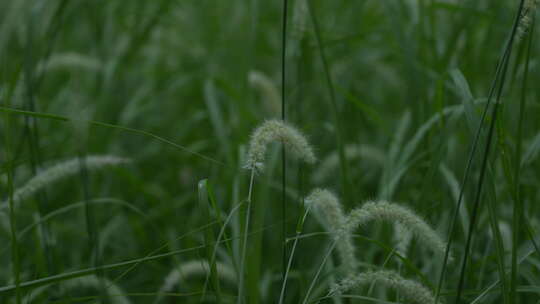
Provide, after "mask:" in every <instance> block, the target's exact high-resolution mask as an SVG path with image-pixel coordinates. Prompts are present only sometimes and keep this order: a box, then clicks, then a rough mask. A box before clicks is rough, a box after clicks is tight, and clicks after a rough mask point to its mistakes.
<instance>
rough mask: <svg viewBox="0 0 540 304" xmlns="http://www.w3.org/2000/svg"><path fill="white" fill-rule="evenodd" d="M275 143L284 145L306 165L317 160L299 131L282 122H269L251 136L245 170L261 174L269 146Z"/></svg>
mask: <svg viewBox="0 0 540 304" xmlns="http://www.w3.org/2000/svg"><path fill="white" fill-rule="evenodd" d="M273 141H279V142H281V143H283V145H285V147H286V148H287V149H288V150H290V151H291V152H292V153H293V154H294V155H296V156H297V157H298V158H299V159H300V160H302V161H305V162H306V163H309V164H312V163H315V161H316V160H317V159H316V157H315V153H313V149H312V148H311V146H310V145H309V143H308V141H307V139H306V137H305V136H304V135H303V134H302V133H301V132H300V131H299V130H298V129H296V128H295V127H293V126H291V125H289V124H287V123H285V122H283V121H280V120H267V121H265V122H264V123H263V124H262V125H261V126H259V127H258V128H257V129H255V131H254V132H253V134H252V135H251V141H250V142H249V151H248V156H247V162H246V165H245V168H247V169H251V170H255V171H257V172H261V171H262V170H263V169H264V158H265V154H266V149H267V146H268V144H269V143H270V142H273Z"/></svg>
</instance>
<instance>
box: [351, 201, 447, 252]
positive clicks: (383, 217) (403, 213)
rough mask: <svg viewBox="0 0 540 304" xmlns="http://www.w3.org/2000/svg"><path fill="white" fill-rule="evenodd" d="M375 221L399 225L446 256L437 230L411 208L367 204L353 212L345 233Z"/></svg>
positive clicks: (374, 203)
mask: <svg viewBox="0 0 540 304" xmlns="http://www.w3.org/2000/svg"><path fill="white" fill-rule="evenodd" d="M373 220H378V221H387V222H390V223H399V224H401V225H402V226H403V228H405V229H407V230H409V231H411V232H412V233H413V234H414V235H415V236H416V237H417V238H418V239H419V241H420V242H421V243H422V244H423V245H425V246H426V247H428V248H430V249H431V250H433V251H434V252H436V253H437V254H440V255H441V256H442V255H444V252H445V248H446V244H445V242H444V241H443V240H442V239H441V237H440V236H439V235H438V234H437V232H435V230H433V229H432V228H431V227H430V226H429V225H428V224H427V223H426V222H425V221H424V220H423V219H422V218H420V217H419V216H418V215H416V214H415V213H414V211H412V210H410V209H409V208H406V207H403V206H399V205H397V204H392V203H389V202H386V201H380V202H367V203H365V204H364V205H363V206H361V207H359V208H356V209H354V210H352V211H351V213H350V214H349V216H348V218H347V223H346V226H345V231H346V232H352V231H353V230H355V229H356V228H357V227H358V226H362V225H364V224H366V223H367V222H370V221H373Z"/></svg>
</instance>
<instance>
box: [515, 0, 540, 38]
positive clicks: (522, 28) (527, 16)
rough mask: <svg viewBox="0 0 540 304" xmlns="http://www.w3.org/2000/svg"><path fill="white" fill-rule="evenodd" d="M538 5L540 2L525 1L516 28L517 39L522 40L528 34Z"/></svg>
mask: <svg viewBox="0 0 540 304" xmlns="http://www.w3.org/2000/svg"><path fill="white" fill-rule="evenodd" d="M538 4H540V0H525V2H524V4H523V9H522V10H521V15H520V18H519V24H518V28H517V36H518V38H523V37H524V36H525V35H526V34H527V33H528V32H529V29H530V28H531V26H532V21H533V18H534V15H535V14H536V9H537V8H538Z"/></svg>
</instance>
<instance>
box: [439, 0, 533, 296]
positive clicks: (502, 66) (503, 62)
mask: <svg viewBox="0 0 540 304" xmlns="http://www.w3.org/2000/svg"><path fill="white" fill-rule="evenodd" d="M522 7H523V0H522V1H521V2H520V6H519V9H518V14H517V17H516V19H515V21H514V25H513V28H512V34H511V36H510V39H509V41H508V43H507V45H506V48H505V50H504V54H503V56H502V58H501V59H500V60H499V62H498V63H497V67H496V71H495V77H494V79H493V81H492V84H491V87H490V90H489V94H488V99H487V102H486V105H485V107H484V110H483V112H482V116H481V118H480V123H479V126H478V128H477V130H476V134H475V137H474V140H473V143H472V146H471V148H470V152H469V155H468V158H467V164H466V167H465V173H464V176H463V179H462V182H461V187H460V193H459V198H458V202H457V205H456V207H455V209H454V213H453V215H452V220H451V222H450V226H449V229H448V242H447V245H446V250H445V254H444V259H443V264H442V268H441V272H440V275H439V280H438V284H437V290H436V293H435V304H437V303H438V300H439V296H440V292H441V288H442V283H443V281H444V276H445V274H446V268H447V264H448V258H449V254H450V248H451V246H452V243H453V240H454V228H455V223H456V222H457V218H458V215H459V210H460V209H461V204H462V203H463V197H464V194H465V188H466V185H467V183H468V180H469V177H470V173H471V169H472V162H473V159H474V155H475V154H476V149H477V147H478V143H479V141H480V137H481V134H482V129H483V125H484V122H485V120H486V117H487V112H488V110H489V107H490V105H491V102H492V99H493V95H494V93H495V89H496V86H497V84H498V83H499V79H500V78H502V79H504V78H505V77H504V76H505V74H506V67H507V63H508V60H509V58H510V54H511V50H512V44H513V40H514V36H515V32H516V28H517V23H518V21H519V19H518V18H519V12H521V9H522ZM501 75H502V76H501ZM501 83H504V81H501ZM497 101H498V100H497ZM471 222H472V219H471ZM469 228H470V229H471V227H470V226H469ZM470 229H469V230H470ZM469 246H470V240H469ZM467 251H468V250H466V253H465V254H466V255H467ZM464 264H465V263H464ZM462 274H463V273H462ZM501 279H502V281H505V280H504V278H501ZM460 284H463V283H460ZM504 286H505V284H504V282H503V288H504Z"/></svg>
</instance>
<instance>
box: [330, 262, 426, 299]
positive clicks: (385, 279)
mask: <svg viewBox="0 0 540 304" xmlns="http://www.w3.org/2000/svg"><path fill="white" fill-rule="evenodd" d="M372 283H375V284H381V285H383V286H386V287H388V288H391V289H394V290H395V291H397V292H399V294H400V295H402V296H403V297H404V298H405V299H407V300H408V301H410V302H413V303H418V304H432V303H435V297H434V296H433V294H432V293H431V291H429V290H428V289H427V288H426V287H424V286H423V285H422V284H420V283H418V282H416V281H413V280H408V279H405V278H403V277H402V276H400V275H399V274H397V273H396V272H394V271H388V270H379V271H366V272H363V273H360V274H357V275H353V276H350V277H348V278H346V279H343V280H342V281H341V282H339V283H338V284H336V285H334V286H333V287H332V288H331V290H330V293H331V294H343V293H345V292H347V291H349V290H351V289H353V288H356V287H360V286H365V285H370V284H372Z"/></svg>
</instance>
